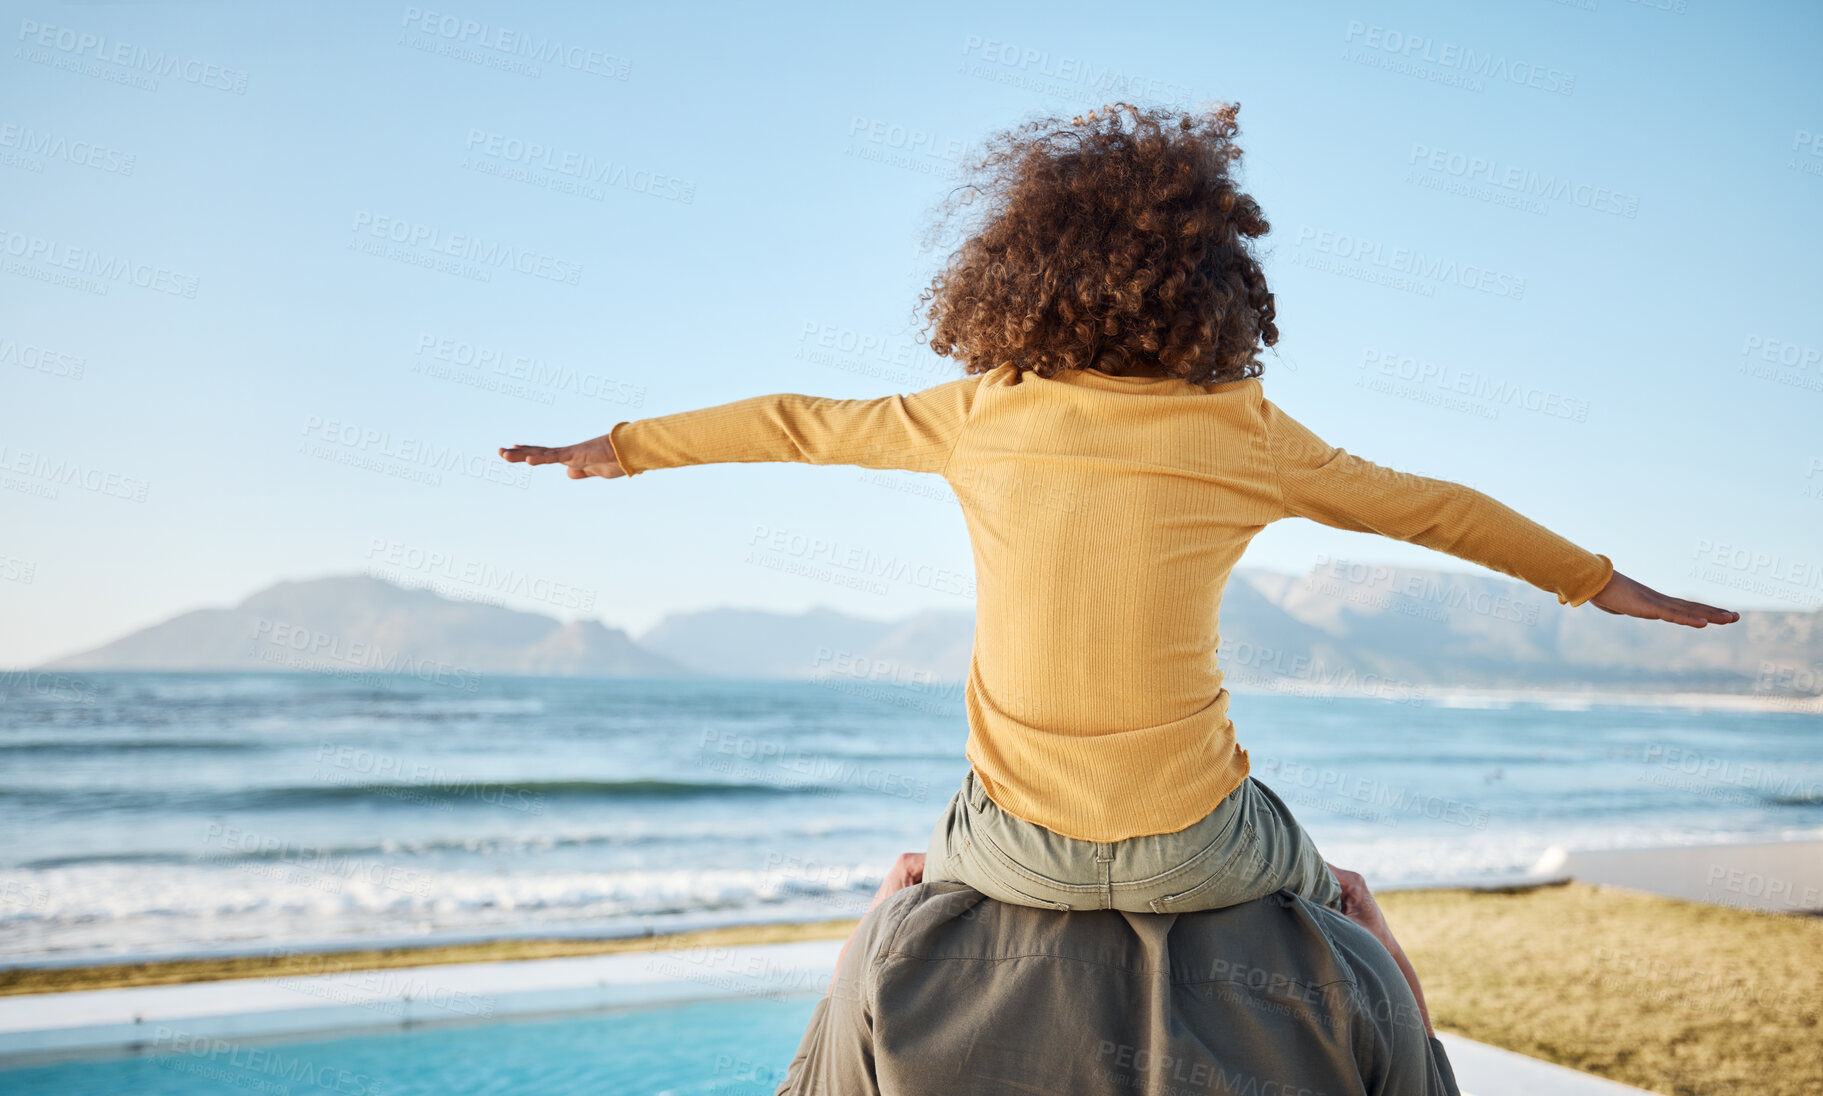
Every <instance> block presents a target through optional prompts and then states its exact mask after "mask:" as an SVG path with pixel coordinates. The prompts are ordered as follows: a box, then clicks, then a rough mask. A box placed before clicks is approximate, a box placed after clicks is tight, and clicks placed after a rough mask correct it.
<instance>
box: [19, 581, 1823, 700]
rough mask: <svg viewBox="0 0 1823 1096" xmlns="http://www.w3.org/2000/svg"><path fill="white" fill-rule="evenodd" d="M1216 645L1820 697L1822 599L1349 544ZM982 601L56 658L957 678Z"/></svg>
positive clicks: (325, 601) (1316, 680)
mask: <svg viewBox="0 0 1823 1096" xmlns="http://www.w3.org/2000/svg"><path fill="white" fill-rule="evenodd" d="M1221 634H1222V646H1221V649H1220V650H1219V652H1218V656H1217V657H1218V662H1219V663H1220V664H1221V665H1222V666H1223V668H1224V669H1225V671H1226V673H1227V678H1226V680H1227V683H1228V685H1229V687H1230V688H1231V689H1233V690H1234V691H1237V692H1240V691H1267V690H1272V691H1310V692H1317V693H1367V694H1374V695H1386V696H1396V695H1397V694H1399V693H1401V692H1404V691H1408V690H1409V691H1417V690H1427V689H1433V688H1466V689H1477V688H1479V689H1502V690H1508V689H1510V690H1547V691H1588V690H1598V691H1620V692H1701V693H1735V694H1743V695H1753V696H1761V697H1814V696H1817V695H1819V694H1823V611H1772V610H1754V611H1745V612H1743V613H1742V618H1741V620H1740V621H1739V622H1738V623H1735V624H1730V625H1727V626H1725V627H1717V626H1713V625H1712V626H1710V627H1708V628H1704V629H1691V628H1684V627H1679V626H1675V625H1670V624H1665V623H1661V622H1657V621H1643V620H1634V619H1630V618H1624V617H1617V616H1612V615H1610V614H1607V613H1603V612H1601V611H1600V610H1598V609H1596V608H1595V607H1593V606H1582V607H1578V608H1575V609H1570V608H1566V607H1564V606H1561V605H1559V604H1558V603H1557V600H1556V598H1555V597H1553V596H1551V595H1549V594H1545V593H1542V592H1540V591H1538V590H1536V589H1534V588H1532V587H1530V586H1527V585H1524V584H1521V583H1518V582H1513V581H1509V580H1506V579H1503V578H1499V577H1497V576H1493V575H1479V574H1466V573H1461V572H1449V571H1432V570H1427V569H1422V568H1406V567H1384V566H1375V565H1366V564H1360V565H1357V564H1350V563H1345V562H1341V561H1336V562H1331V563H1328V564H1326V565H1324V566H1320V567H1318V568H1316V569H1315V570H1313V571H1312V572H1310V573H1308V574H1305V575H1292V574H1285V573H1282V572H1276V571H1267V570H1258V569H1247V568H1243V569H1240V570H1237V571H1236V572H1235V576H1234V579H1233V580H1232V581H1231V582H1230V583H1229V585H1228V589H1227V591H1226V593H1225V595H1224V598H1223V604H1222V613H1221ZM973 637H974V619H973V614H972V613H969V612H966V611H963V612H958V611H949V612H937V611H929V612H922V613H917V614H914V615H911V616H908V617H904V618H901V619H898V620H870V619H866V618H862V617H856V616H850V615H848V614H845V613H840V612H837V611H835V610H832V609H826V608H818V609H812V610H810V611H808V612H803V613H795V614H792V613H777V612H768V611H762V610H754V609H734V608H725V609H709V610H703V611H698V612H689V613H677V614H673V615H671V616H667V617H665V618H664V619H663V620H661V621H660V622H659V623H658V624H657V625H655V626H654V627H652V628H651V629H649V630H647V631H646V632H644V633H643V634H641V635H640V636H639V637H638V638H637V639H635V638H633V637H631V636H629V635H628V634H627V633H626V632H625V631H622V630H620V629H618V628H610V627H607V626H606V625H604V624H601V623H600V622H598V621H594V620H572V621H567V622H566V621H562V620H558V619H557V618H555V617H551V616H546V615H543V614H540V613H533V612H526V611H523V610H518V609H511V608H506V607H504V606H501V605H495V604H487V603H483V602H477V601H465V600H458V599H452V598H450V597H447V596H444V595H443V594H441V593H438V592H435V591H433V590H430V589H423V588H418V589H411V588H406V587H402V586H399V585H397V584H395V583H392V582H389V581H386V580H384V579H380V578H376V577H372V576H367V575H341V576H332V577H327V578H319V579H311V580H305V581H295V582H280V583H277V584H275V585H273V586H270V587H268V588H266V589H264V590H261V591H259V592H258V593H255V594H253V595H252V596H250V597H248V598H247V599H246V600H244V601H242V602H241V603H240V604H238V605H235V606H233V607H230V608H211V609H197V610H193V611H190V612H187V613H183V614H180V615H178V616H176V617H173V618H171V619H170V620H167V621H164V622H162V623H159V624H155V625H153V626H151V627H149V628H145V629H142V630H140V631H136V632H133V633H131V634H129V635H126V636H123V637H121V638H120V639H117V640H114V641H112V642H109V643H106V644H103V645H101V646H99V647H96V648H94V649H92V650H88V651H83V652H80V653H78V654H73V655H69V656H66V657H63V658H59V659H56V660H54V661H52V662H49V663H47V664H46V665H45V666H44V667H42V668H43V669H50V670H59V671H69V670H253V669H279V670H319V671H322V670H327V671H348V670H359V671H365V672H402V673H416V674H419V675H420V676H423V675H425V674H426V673H427V672H436V673H448V674H468V675H480V674H530V675H557V676H609V677H629V676H630V677H696V676H711V677H722V678H771V679H810V678H818V677H825V676H829V675H845V676H849V677H854V678H858V679H861V680H865V681H878V682H883V683H889V684H890V683H899V684H907V683H919V682H957V681H960V680H962V679H963V678H964V677H965V676H966V674H967V671H968V663H969V653H970V650H971V647H972V644H973Z"/></svg>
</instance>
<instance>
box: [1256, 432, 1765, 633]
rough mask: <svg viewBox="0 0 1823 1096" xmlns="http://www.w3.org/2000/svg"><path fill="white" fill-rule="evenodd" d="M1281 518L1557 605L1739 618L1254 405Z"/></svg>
mask: <svg viewBox="0 0 1823 1096" xmlns="http://www.w3.org/2000/svg"><path fill="white" fill-rule="evenodd" d="M1260 410H1261V414H1262V415H1263V416H1264V417H1265V426H1266V438H1267V446H1268V448H1269V449H1270V451H1271V456H1272V461H1273V464H1274V466H1275V470H1276V473H1277V476H1278V483H1279V493H1280V496H1281V499H1282V502H1283V507H1284V510H1283V516H1294V515H1295V516H1298V517H1306V518H1310V519H1312V520H1313V521H1319V522H1322V523H1323V524H1324V525H1330V526H1334V527H1335V528H1338V529H1350V530H1354V531H1356V532H1362V533H1379V534H1381V535H1382V536H1388V537H1393V538H1395V539H1398V540H1404V541H1410V542H1412V543H1414V544H1422V545H1424V546H1425V547H1427V548H1435V549H1437V550H1438V551H1440V552H1448V553H1449V554H1450V555H1453V556H1456V557H1458V558H1460V559H1466V560H1469V561H1471V562H1474V563H1479V564H1481V565H1482V566H1484V567H1489V568H1492V569H1493V570H1496V571H1499V572H1501V573H1502V574H1506V575H1511V576H1513V577H1514V578H1517V579H1520V580H1521V581H1524V582H1528V583H1530V584H1532V585H1533V586H1536V587H1538V588H1539V589H1541V590H1548V591H1550V592H1552V593H1554V594H1556V595H1557V600H1558V601H1559V602H1560V603H1561V604H1564V605H1581V604H1583V603H1584V602H1592V603H1593V604H1594V605H1595V606H1596V607H1597V608H1599V609H1602V610H1604V611H1606V612H1610V613H1615V614H1619V615H1623V616H1633V617H1641V618H1643V619H1646V620H1667V621H1671V622H1672V623H1674V624H1685V625H1688V626H1690V627H1692V628H1702V627H1705V626H1707V625H1709V624H1729V623H1732V622H1734V621H1736V620H1739V619H1740V618H1741V614H1739V613H1736V612H1731V611H1729V610H1727V609H1718V608H1716V607H1715V606H1713V605H1704V604H1702V603H1700V602H1695V601H1685V600H1684V599H1682V598H1674V597H1669V596H1667V595H1665V594H1661V593H1659V592H1658V591H1656V590H1653V589H1651V588H1650V587H1647V586H1644V585H1642V584H1640V583H1638V582H1635V581H1634V580H1632V579H1630V578H1628V577H1627V576H1625V575H1623V574H1620V573H1619V572H1617V571H1615V570H1614V562H1613V561H1612V560H1611V559H1609V558H1608V557H1607V556H1604V555H1600V554H1598V553H1595V552H1590V551H1587V550H1586V549H1583V548H1580V547H1578V546H1577V545H1575V544H1573V543H1571V542H1570V541H1568V540H1565V539H1564V538H1563V537H1560V536H1558V535H1557V534H1556V533H1553V532H1552V531H1551V530H1549V529H1546V528H1545V527H1544V526H1542V525H1539V524H1538V523H1537V522H1534V521H1532V520H1531V519H1529V518H1527V517H1525V516H1524V515H1522V514H1519V513H1517V512H1515V511H1514V510H1512V509H1510V508H1509V507H1507V506H1505V505H1503V504H1502V503H1500V502H1497V501H1495V500H1494V499H1492V498H1489V497H1488V496H1487V495H1484V494H1482V493H1481V492H1479V491H1477V490H1475V489H1474V488H1471V487H1465V486H1463V485H1462V484H1460V483H1452V482H1450V481H1448V480H1440V479H1431V478H1429V477H1427V476H1415V475H1411V474H1410V473H1405V472H1395V471H1393V470H1392V469H1390V468H1386V467H1384V466H1382V465H1378V464H1375V463H1373V462H1372V461H1367V460H1362V459H1361V458H1360V457H1357V456H1355V455H1354V454H1352V453H1350V452H1348V451H1347V450H1346V449H1339V448H1337V447H1335V446H1333V445H1330V444H1328V443H1327V442H1325V441H1323V440H1322V439H1321V438H1318V437H1317V436H1316V435H1315V434H1313V433H1311V431H1310V430H1309V429H1307V428H1306V427H1305V426H1304V425H1303V424H1301V423H1299V422H1298V421H1297V420H1295V419H1293V418H1292V417H1291V416H1289V415H1287V414H1285V412H1283V411H1281V410H1279V409H1278V407H1277V406H1275V405H1274V404H1273V403H1272V401H1271V400H1267V399H1262V400H1261V408H1260Z"/></svg>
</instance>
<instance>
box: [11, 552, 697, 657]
mask: <svg viewBox="0 0 1823 1096" xmlns="http://www.w3.org/2000/svg"><path fill="white" fill-rule="evenodd" d="M45 668H46V669H55V670H259V669H267V670H316V671H324V672H373V673H410V674H415V675H418V676H424V677H428V676H430V675H433V674H434V675H438V676H441V677H446V678H452V679H453V678H454V677H456V676H458V675H463V674H466V675H475V674H490V673H491V674H547V675H552V676H591V677H620V676H629V675H633V676H676V675H681V674H687V673H688V671H687V670H685V669H684V668H683V667H681V666H679V665H677V664H676V663H675V662H672V661H671V660H670V659H668V658H665V657H663V656H662V655H656V654H653V653H652V652H650V651H648V650H645V649H644V648H642V647H640V646H638V645H637V644H635V643H634V642H633V641H632V640H631V639H629V638H627V634H626V633H625V632H623V631H621V630H619V629H617V628H607V627H604V626H603V625H602V624H600V623H599V622H597V621H571V622H568V623H565V622H563V621H560V620H556V619H554V618H552V617H547V616H543V615H541V614H538V613H526V612H520V611H518V610H515V609H506V608H502V607H500V606H497V605H486V604H478V603H475V602H469V601H453V600H451V599H449V598H446V597H443V596H441V595H439V594H437V593H434V592H432V591H430V590H408V589H405V588H404V587H401V586H396V585H394V584H392V583H390V582H386V581H384V580H381V579H377V578H371V577H368V576H365V575H346V576H338V577H334V578H319V579H312V580H310V581H305V582H281V583H278V584H277V585H275V586H269V587H267V588H266V589H264V590H261V591H260V592H258V593H256V594H254V595H253V596H251V597H249V598H247V599H246V600H245V601H243V602H241V603H240V604H239V605H236V606H234V607H233V608H231V609H197V610H194V611H192V612H188V613H184V614H182V615H180V616H175V617H172V618H171V619H170V620H167V621H165V622H164V623H162V624H155V625H153V626H152V627H150V628H146V629H144V630H142V631H138V632H134V633H132V634H131V635H128V636H125V637H124V638H121V639H118V640H115V641H114V642H112V643H108V644H104V645H102V646H100V647H96V648H95V649H93V650H90V651H84V652H82V653H80V654H75V655H70V656H68V657H65V658H60V659H58V660H56V661H54V662H51V663H49V664H47V665H46V667H45Z"/></svg>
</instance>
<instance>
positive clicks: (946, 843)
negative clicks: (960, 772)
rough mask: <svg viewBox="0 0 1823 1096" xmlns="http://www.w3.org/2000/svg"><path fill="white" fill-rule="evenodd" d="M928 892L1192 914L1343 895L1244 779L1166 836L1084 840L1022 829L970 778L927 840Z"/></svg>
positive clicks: (1306, 839)
mask: <svg viewBox="0 0 1823 1096" xmlns="http://www.w3.org/2000/svg"><path fill="white" fill-rule="evenodd" d="M924 879H925V881H926V882H933V883H936V882H950V883H965V884H967V885H968V886H971V887H973V888H975V889H976V890H978V891H980V892H981V893H982V894H985V895H987V896H988V897H989V898H993V899H996V900H998V901H1001V902H1010V903H1012V904H1014V905H1019V906H1038V907H1041V908H1045V909H1056V910H1105V909H1115V910H1127V911H1129V912H1134V913H1148V912H1149V913H1190V912H1192V911H1194V910H1215V909H1222V908H1224V907H1227V906H1233V905H1238V904H1240V903H1242V902H1248V901H1251V900H1253V899H1255V898H1261V897H1264V896H1265V895H1268V894H1271V893H1273V892H1274V891H1278V890H1289V891H1292V892H1294V893H1296V894H1299V895H1302V896H1303V897H1305V898H1308V899H1310V900H1311V901H1313V902H1316V903H1318V904H1320V905H1324V906H1331V907H1333V906H1335V905H1336V904H1337V903H1338V902H1339V901H1340V900H1341V897H1342V888H1341V885H1340V884H1338V883H1337V882H1336V877H1335V874H1334V873H1333V872H1331V871H1330V870H1329V866H1328V865H1327V864H1325V863H1324V862H1323V856H1322V854H1321V853H1319V852H1317V847H1316V845H1314V844H1312V843H1311V840H1310V836H1309V835H1308V834H1306V833H1305V832H1304V829H1303V827H1301V826H1299V825H1298V823H1297V819H1295V818H1293V817H1292V816H1291V809H1290V808H1288V807H1287V806H1285V803H1284V801H1283V800H1281V799H1280V798H1279V797H1278V796H1277V795H1275V794H1274V793H1273V791H1272V789H1270V788H1268V787H1267V786H1266V785H1264V784H1261V783H1260V782H1259V781H1257V780H1254V779H1253V778H1252V777H1248V778H1247V779H1245V780H1243V781H1241V785H1240V787H1238V788H1236V789H1235V790H1234V791H1233V792H1231V793H1230V794H1229V795H1228V797H1227V798H1226V799H1223V800H1222V801H1221V802H1220V803H1218V804H1217V805H1216V807H1215V809H1214V810H1213V811H1210V812H1209V814H1208V815H1206V816H1205V817H1204V818H1203V819H1202V820H1200V821H1198V822H1193V823H1191V824H1190V825H1189V826H1187V827H1186V828H1184V829H1181V830H1178V831H1177V832H1175V833H1159V834H1148V835H1146V836H1144V837H1129V838H1127V839H1126V840H1124V841H1107V842H1103V841H1083V840H1080V839H1078V838H1074V837H1065V836H1063V835H1062V834H1060V833H1056V832H1054V831H1052V830H1048V829H1046V828H1045V827H1043V826H1040V825H1038V824H1037V823H1035V822H1027V821H1026V820H1024V819H1023V818H1018V817H1016V816H1014V815H1012V814H1009V813H1008V812H1007V811H1005V810H1003V809H1001V807H1000V805H999V804H997V803H995V802H994V801H993V800H992V799H989V798H988V795H987V791H986V790H985V789H984V788H982V786H981V782H980V781H979V780H977V779H975V773H974V770H973V769H971V770H969V774H968V776H966V777H964V778H963V781H962V787H961V788H960V789H959V790H958V791H957V792H956V794H955V795H954V796H953V797H952V798H951V799H950V802H949V806H948V807H946V808H945V809H944V812H943V815H942V817H941V818H939V819H938V820H937V828H936V829H935V830H934V831H933V832H932V834H931V841H930V851H929V853H928V855H927V856H926V858H925V863H924Z"/></svg>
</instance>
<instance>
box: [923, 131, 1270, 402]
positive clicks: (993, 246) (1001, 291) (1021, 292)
mask: <svg viewBox="0 0 1823 1096" xmlns="http://www.w3.org/2000/svg"><path fill="white" fill-rule="evenodd" d="M1239 109H1240V104H1238V103H1235V104H1217V105H1216V106H1214V107H1213V108H1211V109H1209V110H1207V111H1205V112H1202V113H1198V114H1188V113H1182V112H1178V111H1171V110H1166V109H1141V108H1139V107H1136V106H1134V105H1132V104H1130V103H1115V104H1112V105H1110V106H1106V107H1103V108H1102V109H1101V110H1099V111H1092V112H1090V113H1089V114H1087V115H1082V116H1077V117H1075V118H1072V119H1070V121H1069V122H1067V123H1065V122H1063V121H1062V120H1061V119H1060V118H1058V117H1045V118H1040V119H1037V120H1035V121H1030V122H1026V123H1024V124H1023V125H1020V126H1019V127H1018V128H1016V129H1013V130H1009V131H1006V132H1003V133H1000V134H997V135H995V136H994V137H992V138H990V139H989V140H988V141H987V142H986V143H985V144H984V145H982V146H981V149H980V151H979V152H977V153H976V154H975V155H973V156H972V157H971V158H970V160H969V161H968V162H967V163H966V164H965V165H964V167H965V170H966V172H967V177H969V178H971V179H972V180H973V182H972V185H969V186H965V187H961V188H958V189H957V190H955V191H952V192H951V194H950V196H949V198H948V199H947V200H946V201H944V202H943V203H942V205H941V206H939V210H940V218H939V227H938V229H937V231H941V230H942V229H943V228H945V227H948V226H950V225H952V224H953V223H954V222H955V221H956V219H957V216H958V215H959V214H965V213H966V214H967V217H966V218H965V220H966V221H967V222H968V223H969V229H970V230H969V231H968V233H967V238H966V239H965V240H964V241H963V243H962V244H961V246H960V247H958V248H957V249H956V250H954V251H952V252H951V253H950V255H949V258H948V260H947V262H946V263H945V264H944V267H943V269H942V270H941V271H940V272H939V273H938V274H937V275H936V276H935V277H934V278H932V279H931V283H930V285H929V287H928V288H926V289H925V290H924V291H923V292H922V293H921V294H920V296H919V298H918V299H919V303H920V304H923V303H924V302H925V301H929V302H930V306H929V308H928V309H927V310H926V311H925V314H924V316H925V319H927V320H928V321H929V331H930V335H929V341H930V347H931V349H932V350H933V351H935V352H936V353H938V354H940V355H943V356H945V357H955V358H957V359H958V360H960V361H961V362H963V363H964V365H965V366H966V370H967V372H969V373H984V372H987V371H988V370H990V369H993V368H995V367H997V366H999V365H1001V364H1003V363H1009V362H1010V363H1011V364H1012V365H1014V366H1015V367H1016V368H1018V369H1019V370H1020V371H1021V373H1023V372H1025V371H1026V370H1030V371H1032V372H1035V373H1037V374H1038V375H1040V376H1044V377H1050V376H1055V375H1056V374H1057V373H1059V372H1061V371H1063V370H1066V369H1084V368H1089V369H1096V370H1100V371H1101V372H1103V373H1113V374H1124V375H1146V376H1167V377H1182V378H1184V379H1186V380H1189V381H1192V382H1194V383H1198V384H1217V383H1221V382H1224V381H1233V380H1241V379H1243V378H1246V377H1257V376H1259V375H1260V372H1261V365H1260V361H1259V353H1260V347H1261V344H1264V345H1266V346H1272V345H1273V344H1274V343H1276V342H1278V338H1279V330H1278V328H1277V327H1276V326H1274V325H1273V322H1272V321H1273V315H1274V311H1273V304H1272V294H1271V293H1270V292H1268V291H1267V289H1266V275H1265V272H1264V271H1263V270H1261V269H1260V264H1259V260H1258V259H1257V258H1256V257H1255V255H1254V250H1253V243H1252V241H1253V240H1255V239H1257V238H1258V237H1260V236H1264V235H1265V234H1266V233H1267V231H1268V230H1269V229H1270V227H1271V226H1270V225H1268V224H1267V222H1266V218H1265V216H1264V215H1263V214H1262V213H1261V212H1260V207H1259V204H1258V203H1256V202H1255V201H1254V200H1253V199H1252V198H1250V197H1248V196H1247V195H1245V194H1243V193H1241V191H1240V190H1239V189H1238V188H1237V187H1236V186H1235V181H1234V179H1233V177H1232V176H1231V174H1230V172H1231V171H1232V170H1233V169H1234V166H1235V161H1237V160H1238V159H1239V158H1240V155H1241V150H1240V148H1239V147H1237V146H1236V145H1235V143H1234V137H1235V134H1236V133H1237V132H1239V126H1238V125H1236V123H1235V113H1236V112H1237V111H1238V110H1239Z"/></svg>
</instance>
